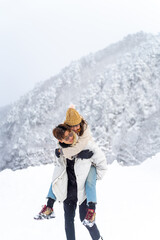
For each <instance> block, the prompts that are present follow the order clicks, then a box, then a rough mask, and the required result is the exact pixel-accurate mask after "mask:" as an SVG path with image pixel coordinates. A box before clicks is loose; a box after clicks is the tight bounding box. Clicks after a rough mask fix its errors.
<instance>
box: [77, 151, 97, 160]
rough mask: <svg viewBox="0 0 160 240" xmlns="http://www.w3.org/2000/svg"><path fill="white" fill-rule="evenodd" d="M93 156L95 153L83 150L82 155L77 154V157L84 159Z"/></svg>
mask: <svg viewBox="0 0 160 240" xmlns="http://www.w3.org/2000/svg"><path fill="white" fill-rule="evenodd" d="M92 156H93V152H92V151H90V150H89V149H86V150H82V151H81V152H80V153H78V154H77V157H78V158H82V159H88V158H91V157H92Z"/></svg>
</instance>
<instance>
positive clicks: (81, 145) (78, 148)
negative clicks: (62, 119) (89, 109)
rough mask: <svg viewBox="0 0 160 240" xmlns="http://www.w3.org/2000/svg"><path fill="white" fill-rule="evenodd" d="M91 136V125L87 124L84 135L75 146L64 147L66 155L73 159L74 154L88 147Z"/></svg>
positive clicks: (63, 151)
mask: <svg viewBox="0 0 160 240" xmlns="http://www.w3.org/2000/svg"><path fill="white" fill-rule="evenodd" d="M91 138H92V136H91V132H90V129H89V127H88V126H87V128H86V130H85V131H84V133H83V135H82V136H80V137H79V138H78V141H77V143H76V144H75V145H74V146H72V147H68V148H63V149H62V153H63V155H64V157H65V158H69V159H72V157H73V156H75V155H76V154H78V153H79V152H81V151H82V150H83V149H84V148H85V147H86V145H87V144H88V142H89V140H90V139H91Z"/></svg>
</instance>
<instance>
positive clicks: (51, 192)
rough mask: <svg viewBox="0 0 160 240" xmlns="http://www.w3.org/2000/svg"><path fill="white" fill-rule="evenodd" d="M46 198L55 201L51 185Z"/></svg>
mask: <svg viewBox="0 0 160 240" xmlns="http://www.w3.org/2000/svg"><path fill="white" fill-rule="evenodd" d="M47 198H52V199H54V200H56V196H55V195H54V193H53V191H52V183H51V186H50V189H49V192H48V195H47Z"/></svg>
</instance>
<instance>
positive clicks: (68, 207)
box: [63, 200, 100, 240]
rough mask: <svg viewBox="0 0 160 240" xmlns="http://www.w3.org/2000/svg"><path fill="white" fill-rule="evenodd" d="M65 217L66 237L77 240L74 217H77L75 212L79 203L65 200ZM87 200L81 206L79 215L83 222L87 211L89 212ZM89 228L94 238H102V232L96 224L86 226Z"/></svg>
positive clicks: (68, 239)
mask: <svg viewBox="0 0 160 240" xmlns="http://www.w3.org/2000/svg"><path fill="white" fill-rule="evenodd" d="M63 206H64V219H65V232H66V239H67V240H75V239H76V238H75V227H74V218H75V212H76V208H77V203H67V202H65V201H64V203H63ZM87 209H88V206H87V200H85V201H84V202H83V203H82V204H81V205H80V206H79V216H80V220H81V222H82V221H83V220H84V218H85V216H86V213H87ZM85 227H86V228H87V230H88V231H89V233H90V236H91V238H92V239H93V240H98V239H100V233H99V230H98V228H97V226H96V224H94V225H93V227H88V226H85Z"/></svg>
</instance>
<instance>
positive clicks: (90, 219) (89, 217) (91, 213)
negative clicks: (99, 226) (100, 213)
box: [83, 209, 96, 227]
mask: <svg viewBox="0 0 160 240" xmlns="http://www.w3.org/2000/svg"><path fill="white" fill-rule="evenodd" d="M95 217H96V213H95V210H94V209H88V211H87V214H86V217H85V219H84V220H83V225H85V226H88V227H93V225H94V224H95Z"/></svg>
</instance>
